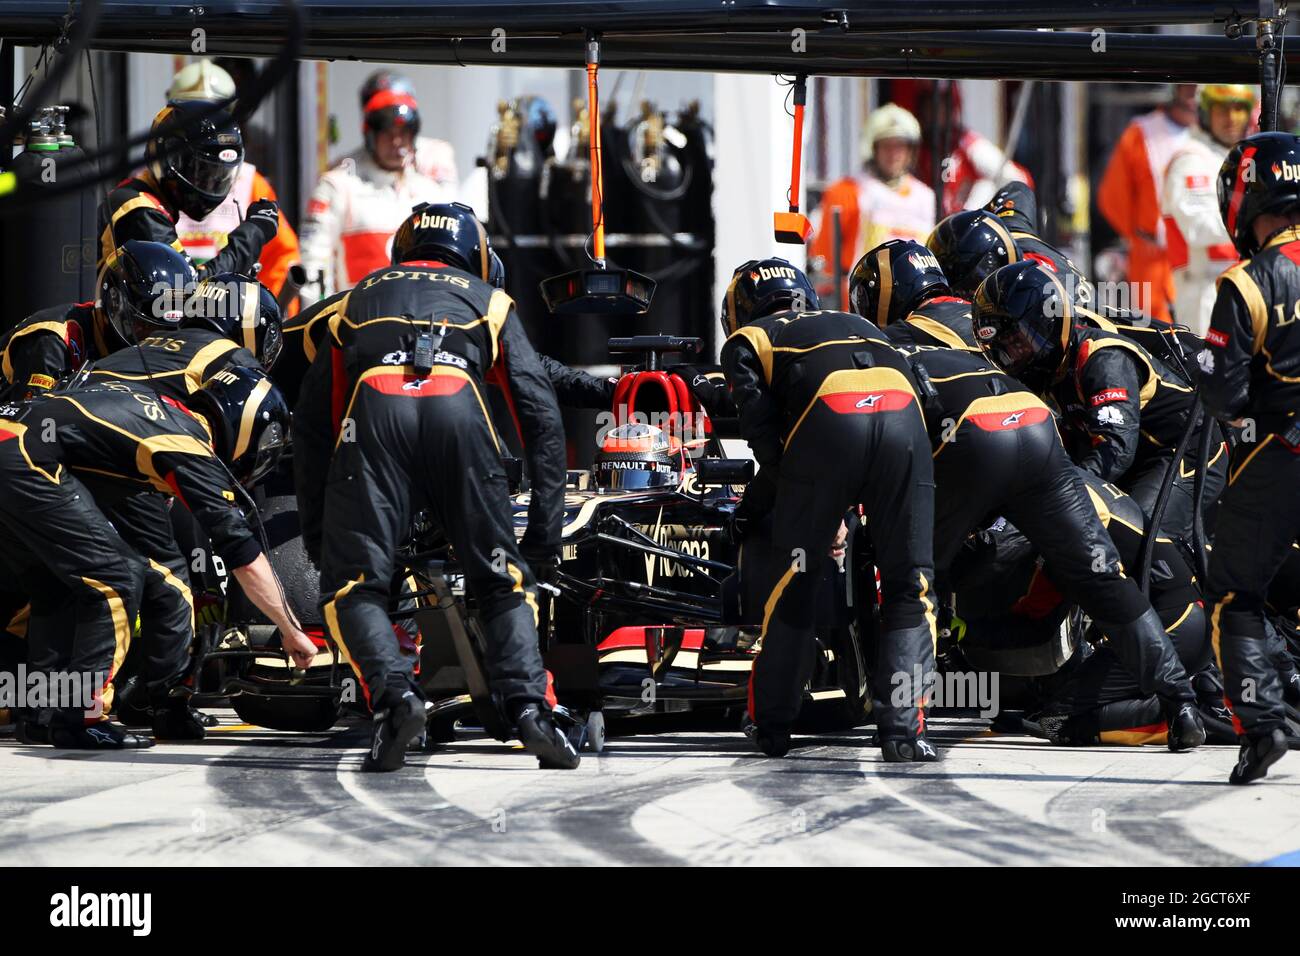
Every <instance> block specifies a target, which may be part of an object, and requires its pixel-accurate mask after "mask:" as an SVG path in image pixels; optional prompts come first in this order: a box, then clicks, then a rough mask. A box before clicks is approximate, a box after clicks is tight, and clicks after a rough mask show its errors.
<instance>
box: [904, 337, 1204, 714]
mask: <svg viewBox="0 0 1300 956" xmlns="http://www.w3.org/2000/svg"><path fill="white" fill-rule="evenodd" d="M910 358H911V361H912V362H913V363H915V364H917V365H919V366H920V367H921V368H922V369H923V370H924V377H925V380H928V383H929V388H930V389H931V390H932V391H931V392H930V399H929V401H927V402H926V403H925V408H926V425H927V428H928V430H929V433H930V437H931V441H932V443H933V448H934V476H935V485H936V488H937V492H936V496H935V545H934V555H935V569H936V572H937V574H938V575H939V578H940V581H941V582H942V581H944V580H945V579H946V576H947V571H948V568H949V567H950V566H951V564H952V562H953V559H954V558H955V557H956V555H957V553H958V551H959V550H960V549H961V546H962V543H963V542H964V541H965V539H966V537H967V535H969V534H970V533H971V532H972V531H974V530H975V529H977V528H980V527H983V526H984V524H985V523H986V522H987V521H990V520H993V519H994V518H997V517H999V516H1001V517H1005V518H1006V519H1007V520H1009V521H1010V522H1011V523H1012V524H1014V525H1015V526H1016V528H1017V529H1019V530H1020V531H1021V532H1022V533H1023V534H1024V535H1025V537H1027V538H1028V539H1029V540H1030V541H1031V542H1032V543H1033V544H1034V546H1035V547H1036V548H1037V549H1038V550H1039V551H1040V552H1041V553H1042V555H1043V557H1044V559H1045V561H1046V565H1047V567H1048V568H1049V569H1050V573H1051V576H1052V579H1053V581H1055V582H1056V583H1057V585H1058V586H1059V587H1060V588H1061V589H1062V590H1063V591H1064V592H1065V594H1066V595H1067V596H1068V597H1069V599H1070V600H1071V602H1072V603H1075V604H1078V605H1079V606H1080V607H1081V608H1083V610H1084V611H1086V612H1087V613H1088V614H1089V615H1090V616H1091V617H1092V618H1093V620H1094V621H1096V622H1097V624H1098V627H1099V628H1100V630H1101V631H1102V632H1103V633H1104V634H1106V635H1107V636H1108V638H1109V639H1110V641H1111V643H1112V644H1113V645H1114V647H1115V652H1116V653H1117V654H1118V655H1119V657H1120V659H1121V660H1123V661H1124V663H1125V665H1126V666H1127V667H1128V669H1129V671H1130V673H1131V674H1132V676H1133V679H1135V680H1136V682H1137V684H1138V685H1139V686H1140V687H1141V688H1142V692H1143V694H1144V695H1146V694H1156V695H1158V696H1159V697H1161V698H1162V699H1164V700H1168V701H1176V700H1191V699H1193V697H1194V695H1193V693H1192V688H1191V685H1190V683H1189V682H1188V679H1187V674H1186V673H1185V671H1184V670H1183V667H1182V666H1181V664H1180V663H1179V660H1178V655H1177V653H1176V652H1175V650H1174V647H1173V646H1172V644H1171V643H1170V641H1169V639H1168V638H1167V636H1166V635H1165V634H1164V633H1163V631H1162V630H1161V629H1160V627H1159V625H1158V623H1157V622H1153V621H1152V620H1151V619H1150V610H1151V605H1150V604H1149V603H1148V602H1147V600H1146V599H1145V598H1144V597H1143V596H1142V593H1141V591H1140V590H1139V589H1138V587H1137V584H1136V583H1135V582H1134V581H1133V580H1132V579H1131V578H1129V577H1126V576H1125V574H1124V568H1123V565H1122V563H1121V560H1120V555H1119V553H1118V552H1117V551H1116V549H1115V545H1114V543H1113V542H1112V540H1111V538H1110V536H1109V535H1108V534H1107V533H1106V529H1105V527H1104V525H1103V524H1102V522H1101V521H1100V520H1099V519H1098V517H1097V513H1096V511H1095V510H1094V508H1093V504H1092V502H1091V500H1090V498H1089V493H1088V490H1087V486H1086V485H1085V483H1084V481H1083V478H1082V477H1081V475H1080V474H1079V472H1078V470H1077V469H1076V468H1075V466H1074V465H1073V464H1072V463H1071V462H1070V460H1069V458H1068V457H1067V456H1066V454H1065V450H1064V448H1063V447H1062V446H1061V440H1060V436H1059V435H1058V434H1057V431H1056V423H1055V421H1054V420H1053V418H1052V414H1051V411H1050V410H1049V409H1048V407H1047V406H1046V405H1045V404H1043V402H1042V401H1040V400H1039V399H1038V398H1037V397H1036V396H1035V395H1033V394H1032V393H1031V392H1030V391H1028V390H1027V389H1026V388H1025V387H1024V386H1023V385H1021V384H1020V383H1019V382H1017V381H1016V380H1015V379H1012V378H1011V377H1010V376H1008V375H1005V374H1003V373H1002V372H1000V371H997V370H996V369H994V368H992V367H991V366H990V365H989V364H988V363H987V362H986V361H984V360H983V359H982V358H980V357H977V356H975V355H972V354H970V353H969V352H958V351H956V350H954V349H922V350H918V351H916V352H913V353H911V355H910ZM922 388H923V390H924V388H925V386H924V385H922ZM959 611H960V609H959Z"/></svg>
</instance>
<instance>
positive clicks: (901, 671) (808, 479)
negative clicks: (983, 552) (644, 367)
mask: <svg viewBox="0 0 1300 956" xmlns="http://www.w3.org/2000/svg"><path fill="white" fill-rule="evenodd" d="M722 366H723V370H724V371H725V373H726V376H727V380H728V381H729V382H730V384H731V390H732V395H733V397H734V398H735V401H736V406H737V408H738V409H739V412H740V429H741V434H742V435H743V436H744V437H745V439H746V440H747V441H748V442H749V445H750V448H751V449H752V450H753V452H754V457H755V458H756V459H757V460H758V462H759V464H760V466H761V467H760V470H759V473H758V475H757V476H756V477H755V480H754V482H752V483H751V484H750V485H749V487H748V488H746V490H745V495H744V499H743V501H742V503H741V506H740V510H741V512H742V513H744V514H746V515H747V516H749V517H758V516H761V515H764V514H766V513H768V512H770V513H771V516H772V539H771V540H772V544H771V556H772V562H771V566H772V567H773V568H775V569H776V571H775V572H774V573H773V575H772V577H774V578H775V582H774V583H773V585H772V586H771V588H770V591H769V593H768V597H767V600H766V602H765V604H764V607H763V632H762V649H761V652H760V653H759V656H758V658H757V659H756V661H755V662H754V671H753V674H752V676H751V679H750V713H751V715H752V716H753V718H754V720H755V721H756V722H757V723H758V724H760V725H765V726H771V727H778V728H780V727H789V726H790V725H791V724H792V723H793V722H794V719H795V717H796V716H797V715H798V712H799V706H800V701H801V695H802V690H803V686H804V684H805V683H807V681H808V678H809V676H810V673H811V668H812V665H813V651H814V643H813V615H812V614H811V613H810V608H811V607H812V605H813V601H814V599H815V597H816V590H817V585H818V581H819V580H820V572H821V570H822V566H823V565H822V561H823V558H824V556H825V555H826V554H827V552H828V551H829V549H830V547H831V544H832V542H833V541H834V539H835V536H836V533H837V531H838V529H839V525H840V522H841V521H842V520H843V518H844V516H845V513H846V512H847V511H848V510H849V509H850V508H852V507H854V506H856V505H862V506H863V509H864V511H865V514H866V517H867V521H868V527H869V531H870V534H871V540H872V543H873V545H874V549H875V563H876V566H877V568H878V569H879V572H880V589H881V611H882V624H881V628H882V634H881V638H880V642H879V657H878V659H877V661H876V662H875V667H874V668H872V678H873V695H872V696H873V699H874V708H875V712H876V714H877V722H878V723H877V726H878V727H879V736H880V738H881V739H882V740H885V739H911V738H915V737H917V736H919V735H921V734H922V733H924V731H925V694H926V692H927V690H928V688H929V686H930V685H929V682H930V681H932V679H933V673H934V641H935V617H934V595H933V583H932V582H933V577H934V574H933V569H932V568H933V560H932V557H931V536H932V533H933V499H934V480H933V473H932V469H931V464H930V454H929V443H928V441H927V440H926V435H925V426H924V422H923V420H922V417H921V410H920V408H919V407H918V404H917V400H916V394H915V392H914V391H913V386H912V382H911V380H910V378H909V376H908V368H907V366H906V364H905V363H904V361H903V359H902V358H901V356H899V354H898V353H897V352H896V351H894V349H892V348H891V347H890V346H889V345H887V344H885V343H884V342H883V341H881V340H880V331H879V330H878V329H877V328H876V327H875V326H874V325H872V324H871V323H870V322H868V321H867V320H866V319H864V318H862V317H861V316H857V315H851V314H848V313H845V312H809V313H802V314H800V313H794V312H787V313H781V314H779V315H774V316H767V317H764V318H761V319H758V320H757V321H755V322H753V323H751V324H749V325H747V326H744V327H743V328H741V329H739V330H738V331H736V332H735V334H733V335H732V336H731V337H730V338H728V339H727V341H726V343H725V344H724V345H723V348H722Z"/></svg>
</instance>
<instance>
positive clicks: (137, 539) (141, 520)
mask: <svg viewBox="0 0 1300 956" xmlns="http://www.w3.org/2000/svg"><path fill="white" fill-rule="evenodd" d="M232 365H241V366H246V367H251V368H261V364H260V363H259V362H258V361H257V357H256V356H255V355H254V354H253V353H252V352H251V351H249V350H248V349H247V348H245V347H242V346H240V345H238V344H236V343H235V342H233V341H232V340H230V339H228V338H226V337H225V336H223V335H222V334H221V333H219V332H216V331H215V330H212V329H202V328H184V329H176V330H174V331H172V332H169V333H159V334H156V335H150V336H148V337H146V338H145V339H144V340H143V341H141V342H140V343H139V345H138V346H128V347H127V348H124V349H119V350H118V351H116V352H114V353H113V354H112V355H109V356H106V357H104V358H102V359H99V360H98V361H96V362H95V363H94V365H93V366H92V368H91V370H90V374H89V376H88V377H87V379H86V385H87V387H90V388H94V387H96V386H100V385H104V384H108V383H115V382H125V383H127V384H129V385H131V386H133V387H135V388H137V389H139V390H140V391H142V392H145V393H154V394H156V395H158V396H160V397H163V396H165V397H167V398H171V399H173V400H175V401H178V402H181V403H185V402H187V401H188V400H189V397H190V396H191V395H192V394H194V392H196V391H197V390H198V389H200V388H202V387H203V384H204V383H205V382H207V381H208V379H210V378H211V377H212V376H213V375H215V374H216V373H217V372H219V371H221V370H222V369H224V368H228V367H229V366H232ZM87 484H89V486H90V488H91V490H92V491H93V492H95V493H96V498H97V501H98V503H99V506H100V509H101V510H102V511H103V512H104V514H105V515H107V516H108V519H109V520H110V521H112V522H113V527H114V528H116V529H117V531H118V533H119V534H120V535H121V536H122V537H123V538H124V539H125V540H126V542H127V543H128V544H129V545H131V546H132V547H133V548H134V549H135V550H136V551H137V552H139V553H140V554H141V556H143V557H144V558H145V559H146V560H147V561H148V564H147V566H146V569H145V577H144V591H143V594H142V596H141V600H140V639H139V640H138V641H136V642H135V643H134V644H132V647H131V651H130V652H129V653H128V655H127V660H126V662H125V663H124V664H123V666H122V667H121V669H120V671H119V677H118V685H119V686H121V684H122V681H123V680H124V679H125V678H126V676H128V675H132V674H136V673H142V674H143V676H144V682H145V685H146V686H147V687H148V689H149V691H150V692H151V693H153V694H157V693H159V692H161V691H162V690H163V689H164V688H163V686H162V685H163V682H165V681H166V680H167V679H168V675H171V674H173V673H174V672H175V671H176V669H177V667H180V668H182V669H183V668H184V667H185V666H186V663H187V661H188V658H189V654H190V648H191V645H192V644H193V641H194V595H193V593H192V590H191V588H192V585H193V580H192V578H191V576H190V563H191V560H192V558H191V559H187V556H186V554H185V553H184V552H183V551H182V549H181V547H180V545H179V544H178V543H177V540H176V535H175V533H174V532H173V524H174V520H175V519H174V518H173V515H172V514H171V508H172V507H173V499H172V498H171V496H170V495H169V494H168V495H164V494H160V493H159V492H157V491H154V490H145V491H140V492H138V493H136V494H133V495H125V496H124V495H120V494H104V493H103V492H102V490H101V489H100V488H99V486H98V484H97V483H96V482H94V481H93V480H88V481H87ZM176 517H177V518H179V520H181V521H182V522H184V521H185V520H186V519H185V516H184V514H183V513H182V514H181V515H178V516H176ZM182 527H184V525H182ZM191 537H192V536H191ZM187 540H188V539H187ZM191 543H193V542H191Z"/></svg>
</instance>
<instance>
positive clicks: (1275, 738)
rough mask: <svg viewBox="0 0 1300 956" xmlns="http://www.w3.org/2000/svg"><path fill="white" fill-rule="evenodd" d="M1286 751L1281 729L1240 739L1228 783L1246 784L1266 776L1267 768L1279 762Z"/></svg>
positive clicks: (1283, 734) (1285, 742)
mask: <svg viewBox="0 0 1300 956" xmlns="http://www.w3.org/2000/svg"><path fill="white" fill-rule="evenodd" d="M1286 751H1287V740H1286V734H1285V733H1283V732H1282V728H1281V727H1274V728H1273V729H1272V730H1268V731H1265V732H1264V733H1262V734H1247V735H1246V736H1245V737H1242V738H1241V751H1240V752H1239V753H1238V754H1237V766H1235V767H1233V768H1232V773H1231V774H1229V776H1228V783H1235V784H1246V783H1250V782H1251V781H1252V780H1259V779H1260V778H1262V777H1266V776H1268V768H1269V767H1271V766H1273V764H1275V763H1277V762H1278V761H1279V760H1281V759H1282V755H1283V754H1285V753H1286Z"/></svg>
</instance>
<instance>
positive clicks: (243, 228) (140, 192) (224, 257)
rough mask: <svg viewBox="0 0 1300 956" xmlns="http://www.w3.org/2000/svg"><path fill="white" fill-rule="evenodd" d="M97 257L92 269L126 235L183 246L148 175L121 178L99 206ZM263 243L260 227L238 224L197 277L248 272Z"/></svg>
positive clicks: (110, 255)
mask: <svg viewBox="0 0 1300 956" xmlns="http://www.w3.org/2000/svg"><path fill="white" fill-rule="evenodd" d="M98 220H99V260H98V262H97V263H96V266H95V271H96V272H100V271H102V270H103V268H104V265H105V264H106V263H107V262H109V261H111V260H112V258H113V256H114V255H116V252H117V250H118V249H119V248H121V246H122V243H124V242H126V241H127V240H128V239H139V240H142V241H144V242H161V243H162V244H163V245H167V246H171V247H172V248H173V249H175V250H176V251H177V252H179V253H180V254H181V255H185V254H186V253H185V247H184V246H183V245H182V244H181V240H180V237H179V236H177V235H176V210H174V209H172V208H170V207H169V206H168V205H167V203H166V201H165V200H164V199H163V197H162V191H161V190H160V189H159V188H158V185H157V183H156V182H155V181H154V178H153V173H150V172H144V173H141V174H140V175H139V176H137V177H134V178H132V179H124V180H123V181H122V182H120V183H118V185H117V187H116V188H115V189H114V190H113V191H112V192H111V193H109V194H108V196H106V197H105V198H104V200H103V201H102V202H101V203H100V204H99V211H98ZM265 244H266V240H265V238H264V237H263V234H262V231H261V229H260V228H259V227H258V226H257V225H256V224H254V223H251V222H242V223H240V224H239V225H238V226H236V227H235V228H234V229H232V230H230V232H229V233H228V234H227V235H226V244H225V246H223V247H222V249H221V251H220V252H218V253H217V254H216V255H215V256H213V257H212V258H211V259H209V260H208V261H207V262H205V263H203V264H202V265H196V266H195V267H194V268H195V269H196V270H197V271H198V274H199V277H200V278H202V277H203V276H215V275H221V274H222V273H223V272H238V273H240V274H241V275H250V276H251V275H252V268H253V266H254V265H255V264H256V263H257V260H258V257H259V256H261V254H262V246H263V245H265Z"/></svg>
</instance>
